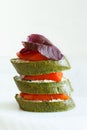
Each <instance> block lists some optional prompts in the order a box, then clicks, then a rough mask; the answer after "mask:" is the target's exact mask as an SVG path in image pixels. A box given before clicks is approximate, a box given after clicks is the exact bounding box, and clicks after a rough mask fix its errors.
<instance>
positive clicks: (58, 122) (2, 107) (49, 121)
mask: <svg viewBox="0 0 87 130" xmlns="http://www.w3.org/2000/svg"><path fill="white" fill-rule="evenodd" d="M3 97H4V96H3ZM74 100H75V103H76V108H74V109H73V110H70V111H67V112H54V113H33V112H25V111H22V110H20V109H19V107H18V105H17V103H16V101H14V100H12V99H9V100H7V99H5V98H4V100H3V101H1V99H0V130H20V129H21V130H58V129H60V130H65V129H67V130H83V129H84V130H87V98H74Z"/></svg>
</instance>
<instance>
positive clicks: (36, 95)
mask: <svg viewBox="0 0 87 130" xmlns="http://www.w3.org/2000/svg"><path fill="white" fill-rule="evenodd" d="M22 43H23V46H24V47H23V48H22V49H21V50H20V51H19V52H17V56H18V58H13V59H11V63H12V64H13V66H14V67H15V69H16V71H17V72H18V73H19V76H15V77H14V80H15V83H16V85H17V87H18V89H19V90H20V91H21V92H20V94H16V95H15V98H16V100H17V102H18V104H19V106H20V108H21V109H23V110H25V111H32V112H56V111H65V110H70V109H72V108H74V106H75V104H74V102H73V100H72V98H71V92H72V91H73V89H72V87H71V84H70V81H69V80H68V79H67V78H64V76H63V72H62V71H64V70H68V69H70V68H71V67H70V64H69V62H68V60H67V59H66V58H65V56H64V55H63V54H62V53H61V51H60V50H59V49H58V48H57V47H56V46H54V45H53V44H52V43H51V42H50V41H49V40H48V39H47V38H45V37H44V36H42V35H40V34H31V35H29V36H28V38H27V41H23V42H22Z"/></svg>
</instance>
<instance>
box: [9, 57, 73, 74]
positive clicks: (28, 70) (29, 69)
mask: <svg viewBox="0 0 87 130" xmlns="http://www.w3.org/2000/svg"><path fill="white" fill-rule="evenodd" d="M11 63H12V64H13V66H14V67H15V69H16V71H17V72H18V73H19V74H21V75H39V74H47V73H53V72H59V71H63V70H67V69H70V68H71V67H70V64H69V62H68V60H67V59H66V58H65V57H64V58H63V59H61V60H59V61H55V60H43V61H24V60H20V59H18V58H14V59H11Z"/></svg>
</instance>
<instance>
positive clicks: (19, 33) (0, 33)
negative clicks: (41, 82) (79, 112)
mask: <svg viewBox="0 0 87 130" xmlns="http://www.w3.org/2000/svg"><path fill="white" fill-rule="evenodd" d="M31 33H40V34H42V35H45V36H46V37H47V38H49V39H50V40H51V41H52V42H53V43H54V44H55V45H56V46H58V47H59V48H60V49H61V50H62V52H63V53H64V54H65V55H66V56H67V57H68V59H69V61H70V63H71V66H72V70H71V71H69V72H67V73H68V77H69V79H70V80H71V82H72V86H73V88H74V90H75V92H74V94H75V95H76V96H87V83H86V77H87V69H86V68H87V0H0V57H1V60H0V62H1V74H2V73H4V74H13V75H15V74H16V71H15V70H14V68H13V67H12V65H11V64H10V61H9V59H10V58H13V57H16V52H17V51H19V50H20V49H21V48H22V44H21V41H22V40H26V37H27V36H28V35H30V34H31Z"/></svg>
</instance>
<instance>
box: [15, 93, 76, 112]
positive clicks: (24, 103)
mask: <svg viewBox="0 0 87 130" xmlns="http://www.w3.org/2000/svg"><path fill="white" fill-rule="evenodd" d="M15 98H16V101H17V102H18V104H19V106H20V108H21V109H23V110H25V111H31V112H57V111H67V110H70V109H73V108H74V107H75V104H74V102H73V100H72V98H70V99H68V100H63V101H29V100H25V99H23V98H22V97H20V96H19V95H18V94H16V95H15Z"/></svg>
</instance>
